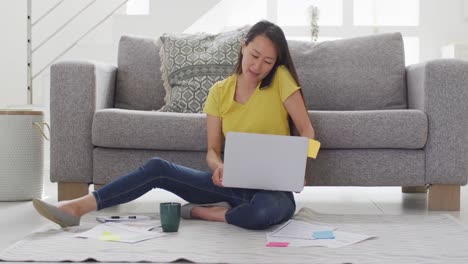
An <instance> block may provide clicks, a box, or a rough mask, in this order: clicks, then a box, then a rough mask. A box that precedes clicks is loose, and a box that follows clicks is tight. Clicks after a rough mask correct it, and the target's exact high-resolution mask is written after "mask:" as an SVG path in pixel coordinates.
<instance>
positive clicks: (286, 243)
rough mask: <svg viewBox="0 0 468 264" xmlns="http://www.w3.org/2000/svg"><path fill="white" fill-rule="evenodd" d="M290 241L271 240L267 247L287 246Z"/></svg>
mask: <svg viewBox="0 0 468 264" xmlns="http://www.w3.org/2000/svg"><path fill="white" fill-rule="evenodd" d="M288 245H289V242H269V243H268V244H266V246H267V247H287V246H288Z"/></svg>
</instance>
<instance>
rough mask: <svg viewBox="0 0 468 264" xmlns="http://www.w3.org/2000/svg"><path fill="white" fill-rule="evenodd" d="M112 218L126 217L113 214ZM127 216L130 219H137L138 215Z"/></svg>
mask: <svg viewBox="0 0 468 264" xmlns="http://www.w3.org/2000/svg"><path fill="white" fill-rule="evenodd" d="M110 218H111V219H121V218H124V217H121V216H118V215H113V216H111V217H110ZM127 218H129V219H136V218H137V217H136V215H129V216H127Z"/></svg>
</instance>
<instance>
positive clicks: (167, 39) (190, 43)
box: [159, 28, 248, 113]
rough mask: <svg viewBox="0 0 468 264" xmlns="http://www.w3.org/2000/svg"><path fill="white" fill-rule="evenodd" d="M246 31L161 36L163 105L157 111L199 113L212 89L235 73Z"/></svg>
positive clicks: (242, 29) (241, 29)
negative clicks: (218, 82)
mask: <svg viewBox="0 0 468 264" xmlns="http://www.w3.org/2000/svg"><path fill="white" fill-rule="evenodd" d="M247 30H248V28H240V29H237V30H234V31H229V32H223V33H219V34H216V35H211V34H206V33H203V34H202V33H201V34H178V35H176V34H164V35H162V36H161V37H160V39H161V41H162V47H161V51H160V57H161V71H162V78H163V81H164V88H165V90H166V96H165V98H164V100H165V102H166V105H164V106H163V107H162V108H161V109H160V110H159V111H161V112H179V113H200V112H202V110H203V105H204V103H205V100H206V97H207V96H208V92H209V89H210V88H211V86H213V84H214V83H216V82H217V81H220V80H223V79H225V78H226V77H228V76H229V75H230V74H231V73H232V71H233V70H234V65H235V64H236V63H237V58H238V55H239V50H240V48H241V41H242V39H243V38H244V37H245V35H246V34H247Z"/></svg>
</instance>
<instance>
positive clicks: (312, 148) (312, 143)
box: [307, 139, 320, 159]
mask: <svg viewBox="0 0 468 264" xmlns="http://www.w3.org/2000/svg"><path fill="white" fill-rule="evenodd" d="M319 149H320V142H318V141H317V140H314V139H309V152H308V153H307V156H308V157H309V158H313V159H316V158H317V154H318V152H319Z"/></svg>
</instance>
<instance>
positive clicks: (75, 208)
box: [57, 194, 97, 216]
mask: <svg viewBox="0 0 468 264" xmlns="http://www.w3.org/2000/svg"><path fill="white" fill-rule="evenodd" d="M57 208H58V209H60V210H61V211H64V212H66V213H68V214H70V215H73V216H82V215H84V214H86V213H89V212H92V211H96V210H97V204H96V199H95V198H94V195H93V194H88V195H85V196H83V197H80V198H77V199H74V200H67V201H61V202H59V203H58V204H57Z"/></svg>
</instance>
